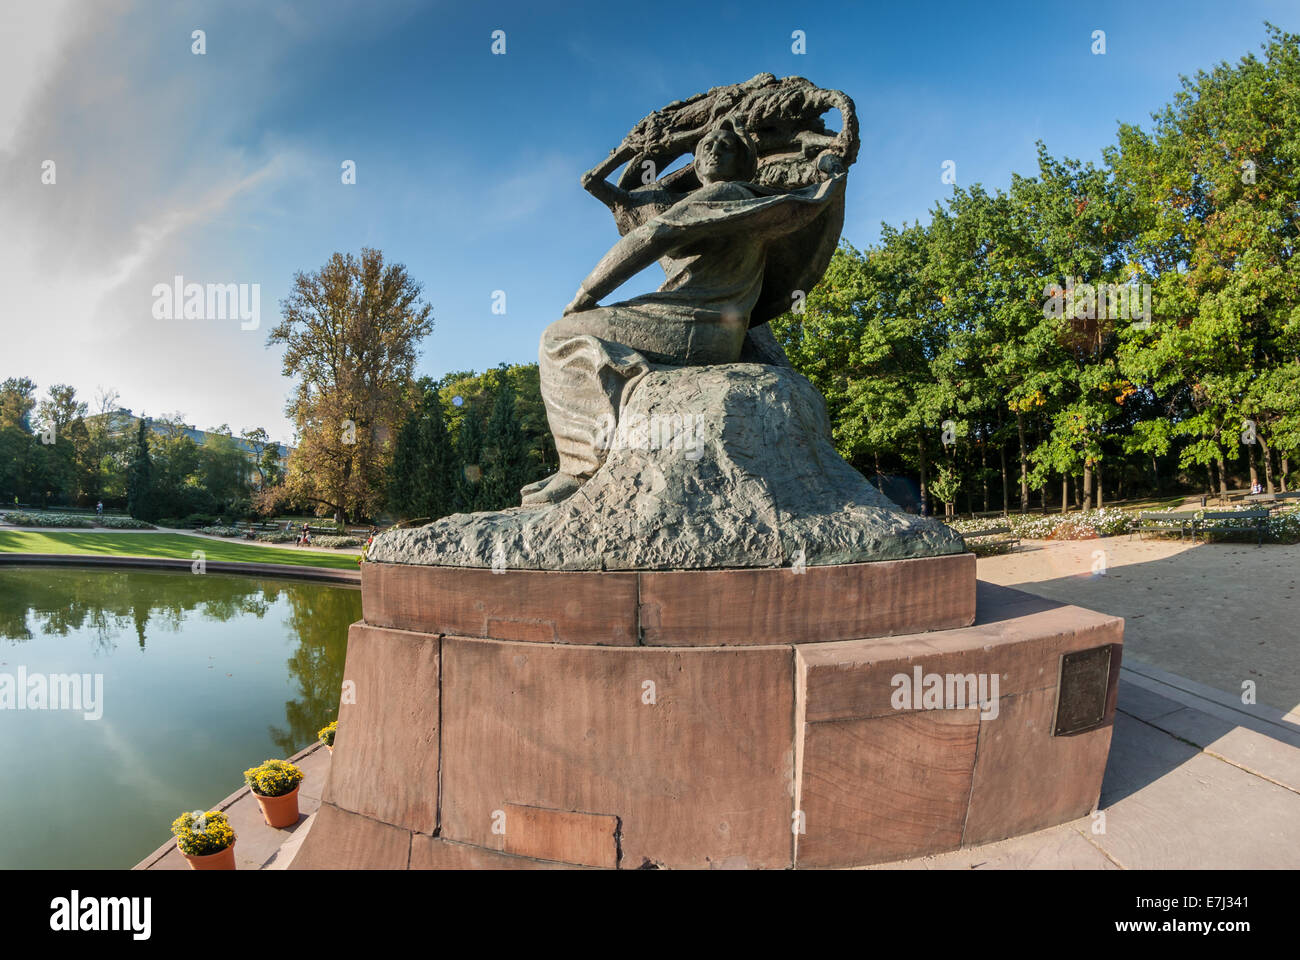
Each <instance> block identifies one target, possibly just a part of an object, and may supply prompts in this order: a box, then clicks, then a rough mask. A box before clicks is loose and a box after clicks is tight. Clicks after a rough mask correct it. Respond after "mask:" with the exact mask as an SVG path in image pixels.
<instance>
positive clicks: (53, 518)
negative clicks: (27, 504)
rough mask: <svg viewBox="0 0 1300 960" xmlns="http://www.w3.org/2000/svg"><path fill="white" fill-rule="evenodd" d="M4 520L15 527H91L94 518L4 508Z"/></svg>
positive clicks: (72, 514) (93, 523)
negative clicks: (24, 511)
mask: <svg viewBox="0 0 1300 960" xmlns="http://www.w3.org/2000/svg"><path fill="white" fill-rule="evenodd" d="M4 518H5V521H6V522H8V523H12V524H13V525H14V526H16V527H93V526H94V525H95V518H94V517H88V516H83V515H79V514H74V513H23V512H21V511H19V510H6V511H5V513H4Z"/></svg>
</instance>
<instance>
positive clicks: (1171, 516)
mask: <svg viewBox="0 0 1300 960" xmlns="http://www.w3.org/2000/svg"><path fill="white" fill-rule="evenodd" d="M1175 523H1176V524H1178V526H1177V530H1178V539H1179V540H1182V539H1183V538H1184V537H1186V536H1187V534H1189V533H1194V532H1195V530H1196V514H1195V513H1186V512H1183V513H1158V512H1157V513H1139V514H1138V525H1137V535H1138V539H1139V540H1145V539H1146V534H1148V533H1173V532H1174V529H1175V527H1174V526H1173V524H1175Z"/></svg>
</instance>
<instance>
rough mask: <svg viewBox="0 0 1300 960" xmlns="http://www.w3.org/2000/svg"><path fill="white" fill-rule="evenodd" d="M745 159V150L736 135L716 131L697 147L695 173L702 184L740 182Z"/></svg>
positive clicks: (729, 132) (724, 131) (725, 131)
mask: <svg viewBox="0 0 1300 960" xmlns="http://www.w3.org/2000/svg"><path fill="white" fill-rule="evenodd" d="M745 159H746V158H745V148H744V147H743V146H742V145H741V142H740V138H739V137H737V136H736V134H734V133H732V132H731V131H730V130H715V131H713V133H710V134H707V135H706V136H705V137H704V138H703V139H702V140H700V142H699V143H698V144H697V145H696V147H695V173H696V175H697V176H698V177H699V178H700V183H720V182H724V181H728V180H740V179H741V178H742V176H741V175H742V172H743V170H744V166H745Z"/></svg>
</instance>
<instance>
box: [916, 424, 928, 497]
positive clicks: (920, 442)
mask: <svg viewBox="0 0 1300 960" xmlns="http://www.w3.org/2000/svg"><path fill="white" fill-rule="evenodd" d="M916 452H917V456H918V457H919V458H920V462H921V516H925V515H926V514H927V513H929V512H930V511H929V503H928V501H929V491H928V489H927V488H928V486H929V476H928V475H927V474H926V460H925V437H923V436H918V437H917V438H916Z"/></svg>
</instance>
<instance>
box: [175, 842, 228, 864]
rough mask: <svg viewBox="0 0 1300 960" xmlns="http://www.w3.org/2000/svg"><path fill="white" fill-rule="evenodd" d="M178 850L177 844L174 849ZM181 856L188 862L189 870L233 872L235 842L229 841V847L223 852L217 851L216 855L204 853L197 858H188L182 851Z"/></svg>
mask: <svg viewBox="0 0 1300 960" xmlns="http://www.w3.org/2000/svg"><path fill="white" fill-rule="evenodd" d="M176 849H177V850H180V846H179V844H178V845H177V847H176ZM181 856H182V857H184V858H185V859H186V860H188V861H189V864H190V869H191V870H234V869H235V842H234V841H233V840H232V841H230V846H228V847H226V848H225V849H224V850H218V851H217V852H216V853H204V854H199V855H197V856H190V855H189V854H188V853H186V852H185V851H184V850H181Z"/></svg>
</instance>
